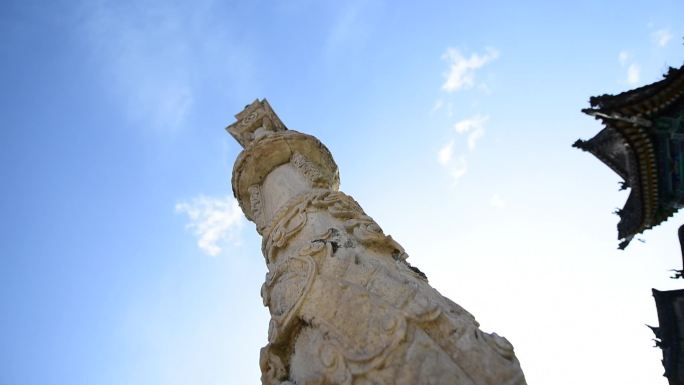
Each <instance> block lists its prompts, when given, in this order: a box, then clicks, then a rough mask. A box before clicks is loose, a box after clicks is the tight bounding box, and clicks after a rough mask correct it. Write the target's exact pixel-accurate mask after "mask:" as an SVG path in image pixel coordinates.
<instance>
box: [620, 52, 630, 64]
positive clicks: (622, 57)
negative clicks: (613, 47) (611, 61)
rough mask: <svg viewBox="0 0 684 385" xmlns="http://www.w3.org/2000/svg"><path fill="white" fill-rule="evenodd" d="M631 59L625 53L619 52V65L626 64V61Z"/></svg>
mask: <svg viewBox="0 0 684 385" xmlns="http://www.w3.org/2000/svg"><path fill="white" fill-rule="evenodd" d="M630 58H631V55H630V54H629V52H627V51H620V53H619V54H618V61H619V62H620V64H621V65H625V64H627V61H628V60H629V59H630Z"/></svg>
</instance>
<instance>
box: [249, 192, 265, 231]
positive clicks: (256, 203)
mask: <svg viewBox="0 0 684 385" xmlns="http://www.w3.org/2000/svg"><path fill="white" fill-rule="evenodd" d="M248 191H249V205H250V208H251V209H252V214H253V215H254V222H256V224H257V227H258V228H259V231H261V230H262V229H261V228H262V227H263V225H262V223H263V222H264V219H263V216H262V214H261V211H262V210H261V207H262V205H263V203H262V201H261V187H260V186H259V185H258V184H253V185H251V186H249V189H248Z"/></svg>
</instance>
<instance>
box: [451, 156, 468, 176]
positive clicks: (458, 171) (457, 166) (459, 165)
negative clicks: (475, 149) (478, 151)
mask: <svg viewBox="0 0 684 385" xmlns="http://www.w3.org/2000/svg"><path fill="white" fill-rule="evenodd" d="M467 171H468V163H467V162H466V157H465V156H463V155H461V156H460V157H459V158H458V160H457V161H456V162H455V163H454V164H453V165H452V167H451V176H452V177H453V178H454V182H456V181H458V180H459V179H460V178H461V177H462V176H463V175H465V174H466V172H467Z"/></svg>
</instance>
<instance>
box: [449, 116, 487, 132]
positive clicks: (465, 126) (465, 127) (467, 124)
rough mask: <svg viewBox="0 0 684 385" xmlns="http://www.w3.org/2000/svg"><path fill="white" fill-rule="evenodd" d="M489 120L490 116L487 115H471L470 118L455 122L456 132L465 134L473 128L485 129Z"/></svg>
mask: <svg viewBox="0 0 684 385" xmlns="http://www.w3.org/2000/svg"><path fill="white" fill-rule="evenodd" d="M488 120H489V116H487V115H480V114H478V115H475V116H471V117H470V118H467V119H463V120H461V121H458V122H456V124H454V130H456V132H458V133H459V134H464V133H466V132H468V131H471V130H473V131H474V130H479V129H484V126H485V124H486V123H487V121H488Z"/></svg>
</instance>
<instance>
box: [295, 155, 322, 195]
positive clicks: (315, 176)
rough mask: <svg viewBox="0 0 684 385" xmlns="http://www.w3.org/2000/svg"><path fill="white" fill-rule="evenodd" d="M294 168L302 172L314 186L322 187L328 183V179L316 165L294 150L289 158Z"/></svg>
mask: <svg viewBox="0 0 684 385" xmlns="http://www.w3.org/2000/svg"><path fill="white" fill-rule="evenodd" d="M290 161H291V162H292V164H293V165H294V166H295V168H296V169H297V170H298V171H299V172H300V173H302V175H304V176H305V177H306V178H307V179H308V180H309V181H310V182H311V186H312V187H314V188H324V187H327V186H328V185H329V184H330V181H329V180H328V178H326V176H325V175H324V174H323V173H322V172H321V170H320V169H319V168H318V167H316V165H314V164H313V163H312V162H311V161H310V160H308V159H307V158H306V157H305V156H304V155H302V154H300V153H298V152H295V153H294V154H292V158H291V159H290Z"/></svg>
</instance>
